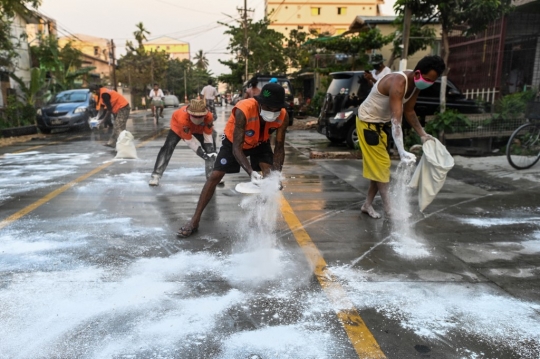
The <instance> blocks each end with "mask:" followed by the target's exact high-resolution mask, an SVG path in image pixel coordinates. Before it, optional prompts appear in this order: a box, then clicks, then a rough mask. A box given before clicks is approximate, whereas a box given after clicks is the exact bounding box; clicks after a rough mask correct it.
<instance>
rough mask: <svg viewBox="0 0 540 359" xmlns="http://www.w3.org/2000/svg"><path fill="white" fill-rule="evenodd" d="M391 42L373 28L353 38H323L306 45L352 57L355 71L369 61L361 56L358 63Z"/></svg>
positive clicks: (389, 38) (387, 37)
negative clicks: (368, 53)
mask: <svg viewBox="0 0 540 359" xmlns="http://www.w3.org/2000/svg"><path fill="white" fill-rule="evenodd" d="M392 36H393V35H392ZM390 41H392V37H391V36H383V35H382V34H381V32H380V31H379V29H377V28H373V29H369V30H368V31H364V32H360V33H358V34H356V35H353V36H334V37H326V36H322V37H319V38H316V39H311V40H309V41H307V43H306V45H311V46H313V47H315V48H319V49H324V50H326V51H327V52H330V53H335V54H336V53H341V54H346V55H349V56H351V57H352V68H351V70H355V68H356V66H357V65H362V66H363V65H365V60H366V59H367V57H366V56H361V57H360V59H359V60H360V61H359V62H358V61H356V59H357V57H358V56H359V55H362V54H365V53H367V52H368V51H370V50H373V49H380V48H381V47H383V46H384V45H386V44H388V43H389V42H390Z"/></svg>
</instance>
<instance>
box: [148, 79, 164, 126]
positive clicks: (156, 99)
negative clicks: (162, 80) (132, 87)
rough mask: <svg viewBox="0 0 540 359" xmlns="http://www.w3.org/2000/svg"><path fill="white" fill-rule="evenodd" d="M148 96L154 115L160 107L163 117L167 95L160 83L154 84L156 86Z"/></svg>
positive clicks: (160, 115) (160, 114) (160, 113)
mask: <svg viewBox="0 0 540 359" xmlns="http://www.w3.org/2000/svg"><path fill="white" fill-rule="evenodd" d="M148 97H149V98H150V102H151V104H152V116H154V111H157V109H158V108H159V117H161V118H163V99H164V98H165V95H164V94H163V91H162V90H161V89H160V88H159V85H158V84H154V88H153V89H152V90H150V94H148Z"/></svg>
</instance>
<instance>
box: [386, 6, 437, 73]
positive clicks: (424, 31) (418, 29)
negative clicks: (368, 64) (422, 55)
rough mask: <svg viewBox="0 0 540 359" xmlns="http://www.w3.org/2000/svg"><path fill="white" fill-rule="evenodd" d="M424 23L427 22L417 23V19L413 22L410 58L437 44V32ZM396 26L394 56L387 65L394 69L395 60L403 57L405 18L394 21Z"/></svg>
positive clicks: (391, 56) (410, 37)
mask: <svg viewBox="0 0 540 359" xmlns="http://www.w3.org/2000/svg"><path fill="white" fill-rule="evenodd" d="M424 23H425V21H417V19H414V20H413V21H412V22H411V26H410V33H409V49H408V54H409V56H412V55H414V54H415V53H416V52H418V51H420V50H425V49H427V48H428V46H431V45H433V43H434V42H435V30H434V29H433V28H431V27H428V26H424V25H427V24H424ZM394 25H395V26H396V28H397V32H396V36H395V37H394V39H393V41H392V43H393V45H394V47H393V49H392V54H391V55H390V58H389V59H388V61H387V63H386V65H387V66H388V67H392V65H393V64H394V61H395V59H396V58H398V57H401V53H402V43H403V37H402V34H403V16H398V17H397V18H396V20H395V21H394Z"/></svg>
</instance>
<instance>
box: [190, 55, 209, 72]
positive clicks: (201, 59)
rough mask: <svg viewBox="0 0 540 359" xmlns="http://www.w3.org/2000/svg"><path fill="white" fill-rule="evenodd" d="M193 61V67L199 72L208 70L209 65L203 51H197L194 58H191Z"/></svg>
mask: <svg viewBox="0 0 540 359" xmlns="http://www.w3.org/2000/svg"><path fill="white" fill-rule="evenodd" d="M193 60H194V61H195V67H196V68H198V69H199V70H206V69H208V66H209V65H210V63H209V62H208V59H207V58H206V55H205V54H204V52H203V50H199V51H197V53H196V54H195V56H193Z"/></svg>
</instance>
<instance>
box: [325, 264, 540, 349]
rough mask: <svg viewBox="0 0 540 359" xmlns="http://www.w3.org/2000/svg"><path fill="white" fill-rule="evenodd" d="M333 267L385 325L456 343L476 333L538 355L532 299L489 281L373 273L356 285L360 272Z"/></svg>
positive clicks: (360, 303) (538, 328)
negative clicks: (405, 278) (382, 277)
mask: <svg viewBox="0 0 540 359" xmlns="http://www.w3.org/2000/svg"><path fill="white" fill-rule="evenodd" d="M331 270H332V272H333V273H334V274H335V275H336V277H338V278H339V279H340V281H342V282H343V285H344V287H345V289H346V290H347V292H348V294H349V296H350V298H351V300H352V301H353V303H354V304H355V305H356V306H357V308H358V309H359V310H363V309H375V310H376V311H377V312H378V313H379V314H380V315H381V316H382V317H383V318H386V319H388V320H389V323H394V322H395V323H398V325H400V326H401V327H402V328H403V329H409V330H412V331H413V332H414V333H416V334H417V335H419V336H421V337H425V338H428V339H432V340H437V339H438V338H448V337H453V338H455V339H454V340H455V341H457V340H459V336H465V337H468V336H474V337H476V338H479V339H478V340H483V341H487V342H489V343H493V345H494V346H495V345H501V346H503V347H504V346H507V347H508V348H510V349H512V350H515V351H516V352H517V353H519V354H520V355H521V357H522V358H536V357H537V355H540V326H539V325H538V323H539V321H540V314H539V313H538V312H536V311H535V310H534V309H533V308H534V306H535V303H528V302H524V301H520V300H517V299H514V298H512V297H510V296H508V295H507V294H506V293H504V292H502V291H500V290H499V289H497V288H493V287H491V286H490V285H489V284H483V283H466V282H465V283H446V284H444V283H419V282H409V283H400V282H395V281H392V282H391V283H388V282H386V281H382V282H377V281H376V279H373V276H372V277H371V278H372V279H371V280H373V281H372V282H366V281H362V282H360V283H359V282H358V281H357V280H359V279H361V277H362V270H358V269H354V268H349V267H340V268H332V269H331ZM516 318H519V320H516ZM535 355H536V356H535Z"/></svg>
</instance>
